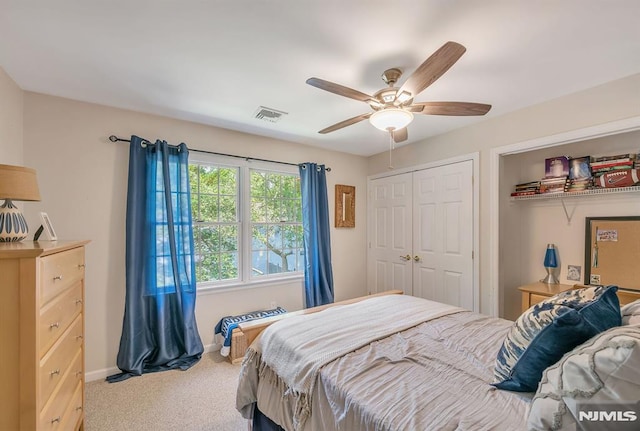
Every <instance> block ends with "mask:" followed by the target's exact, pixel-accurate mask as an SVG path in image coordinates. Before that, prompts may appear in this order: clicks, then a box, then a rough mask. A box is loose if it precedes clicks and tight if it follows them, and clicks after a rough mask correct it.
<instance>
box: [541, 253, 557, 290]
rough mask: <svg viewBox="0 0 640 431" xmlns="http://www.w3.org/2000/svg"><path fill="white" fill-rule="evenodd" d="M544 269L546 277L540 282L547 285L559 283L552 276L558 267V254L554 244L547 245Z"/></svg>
mask: <svg viewBox="0 0 640 431" xmlns="http://www.w3.org/2000/svg"><path fill="white" fill-rule="evenodd" d="M544 267H545V269H546V270H547V276H546V277H545V278H543V279H542V282H543V283H547V284H559V283H560V281H558V277H556V275H555V274H554V271H555V270H556V268H557V267H558V254H557V252H556V246H555V245H554V244H547V251H546V253H545V254H544Z"/></svg>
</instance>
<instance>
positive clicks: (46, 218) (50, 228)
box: [40, 212, 58, 241]
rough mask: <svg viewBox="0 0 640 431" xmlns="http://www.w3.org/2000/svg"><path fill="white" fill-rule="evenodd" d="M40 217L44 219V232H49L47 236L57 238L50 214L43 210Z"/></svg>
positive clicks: (50, 238)
mask: <svg viewBox="0 0 640 431" xmlns="http://www.w3.org/2000/svg"><path fill="white" fill-rule="evenodd" d="M40 218H41V219H42V226H43V228H44V232H45V233H46V234H47V238H48V239H49V240H51V241H55V240H57V239H58V236H57V235H56V231H55V230H53V225H52V224H51V220H50V219H49V215H47V213H43V212H41V213H40Z"/></svg>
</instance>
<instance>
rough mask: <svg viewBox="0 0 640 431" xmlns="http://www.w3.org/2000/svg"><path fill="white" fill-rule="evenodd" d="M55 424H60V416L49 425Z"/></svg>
mask: <svg viewBox="0 0 640 431" xmlns="http://www.w3.org/2000/svg"><path fill="white" fill-rule="evenodd" d="M56 422H58V423H60V416H58V417H57V418H53V419H51V423H52V424H54V423H56Z"/></svg>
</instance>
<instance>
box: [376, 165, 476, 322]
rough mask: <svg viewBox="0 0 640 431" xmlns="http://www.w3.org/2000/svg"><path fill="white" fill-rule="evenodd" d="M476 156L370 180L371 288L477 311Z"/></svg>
mask: <svg viewBox="0 0 640 431" xmlns="http://www.w3.org/2000/svg"><path fill="white" fill-rule="evenodd" d="M473 173H474V160H469V159H467V160H462V161H458V162H455V163H446V164H442V165H438V166H433V167H428V168H423V169H416V170H413V171H410V172H403V173H397V174H390V175H388V176H384V177H377V178H373V179H370V180H369V200H368V207H369V240H368V255H367V272H368V280H367V281H368V286H369V290H370V293H376V292H381V291H384V290H389V289H401V290H403V291H404V293H405V294H407V295H413V296H418V297H422V298H425V299H431V300H434V301H439V302H444V303H447V304H453V305H457V306H460V307H464V308H467V309H470V310H477V309H478V308H479V307H478V305H479V304H478V303H477V302H478V301H477V282H476V280H477V277H476V276H475V274H474V273H475V271H476V268H477V265H475V264H474V254H475V253H474V251H475V243H476V240H475V238H476V235H475V232H474V231H475V226H476V220H477V217H476V216H475V213H476V208H475V206H474V195H475V193H476V191H475V190H477V188H476V187H474V184H473Z"/></svg>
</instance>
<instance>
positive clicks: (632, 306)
mask: <svg viewBox="0 0 640 431" xmlns="http://www.w3.org/2000/svg"><path fill="white" fill-rule="evenodd" d="M620 311H621V312H622V324H623V325H637V324H639V323H640V299H636V300H635V301H633V302H631V303H629V304H627V305H625V306H623V307H622V308H621V309H620Z"/></svg>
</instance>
